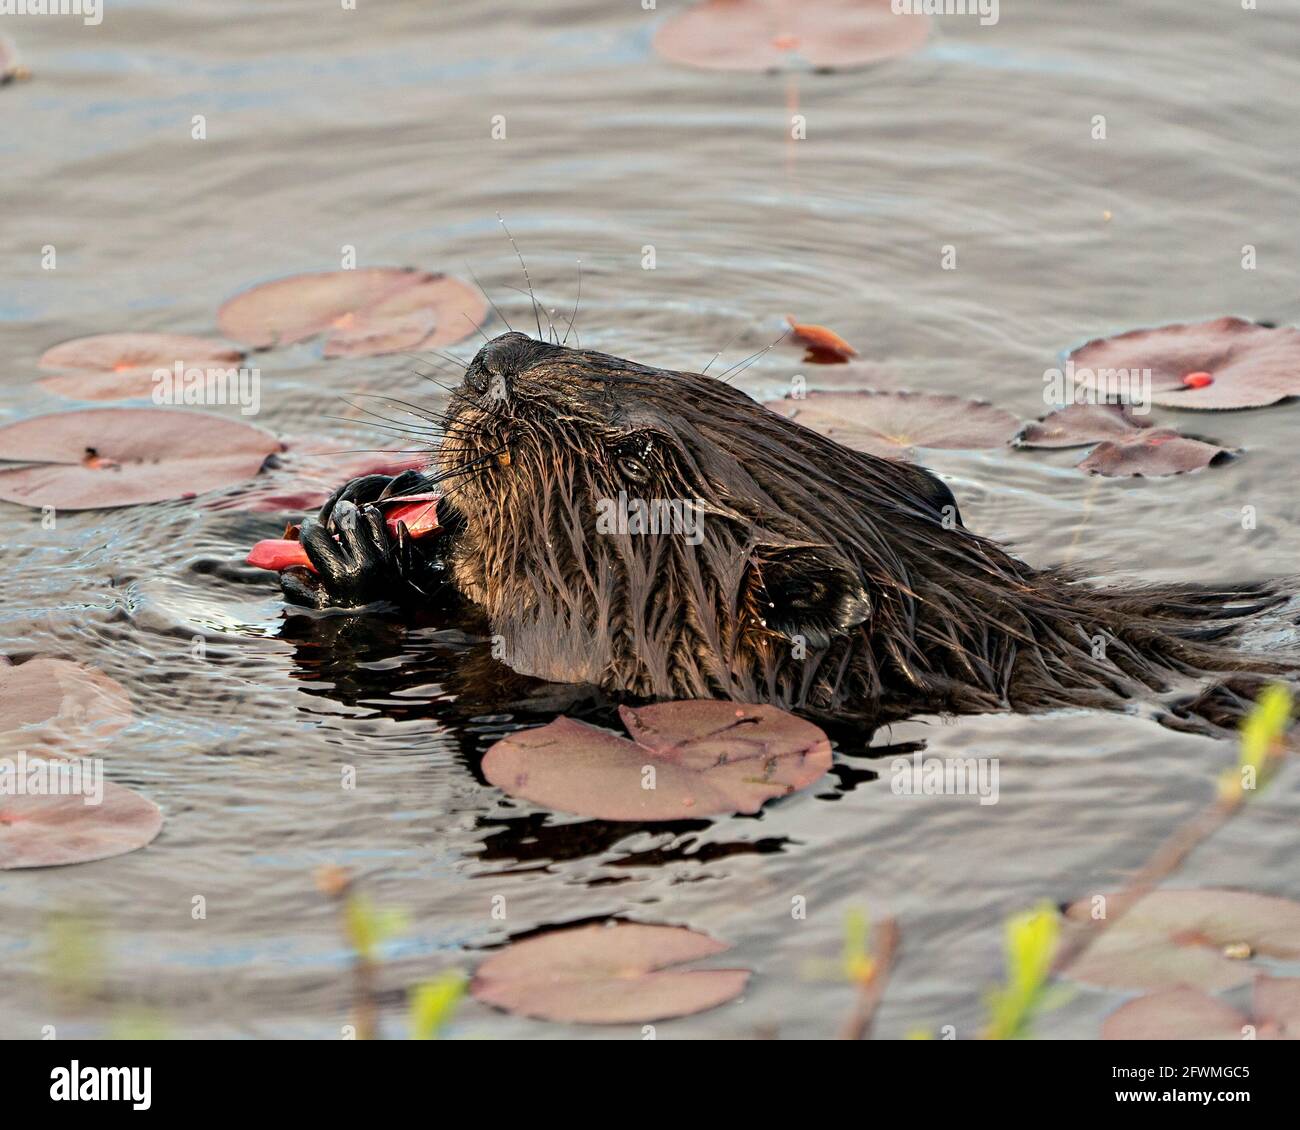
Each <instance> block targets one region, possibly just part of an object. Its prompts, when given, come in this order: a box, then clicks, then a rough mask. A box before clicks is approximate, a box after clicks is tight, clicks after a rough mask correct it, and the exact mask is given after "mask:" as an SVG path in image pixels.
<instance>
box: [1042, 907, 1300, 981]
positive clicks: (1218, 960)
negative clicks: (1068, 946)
mask: <svg viewBox="0 0 1300 1130" xmlns="http://www.w3.org/2000/svg"><path fill="white" fill-rule="evenodd" d="M1066 914H1067V915H1068V917H1070V918H1073V919H1076V920H1079V921H1087V920H1088V919H1089V918H1090V914H1091V902H1090V900H1088V899H1082V900H1080V901H1079V902H1077V903H1075V904H1074V905H1073V906H1071V907H1070V908H1069V910H1067V912H1066ZM1240 942H1245V943H1247V944H1248V945H1249V946H1250V950H1251V953H1252V954H1264V955H1267V956H1270V957H1281V958H1296V957H1300V903H1297V902H1292V901H1291V900H1290V899H1284V898H1275V897H1273V896H1271V895H1257V894H1253V893H1251V892H1249V891H1226V890H1172V891H1153V892H1152V893H1151V894H1149V895H1147V896H1146V897H1145V898H1143V899H1142V900H1140V901H1139V902H1138V903H1137V904H1135V905H1134V906H1133V907H1132V909H1130V910H1129V912H1128V913H1127V914H1125V915H1124V916H1123V917H1122V918H1120V919H1119V921H1118V922H1116V923H1115V924H1114V925H1113V926H1109V927H1105V928H1104V929H1102V931H1101V933H1100V934H1099V935H1098V937H1097V939H1096V941H1094V942H1093V943H1092V944H1091V945H1090V946H1089V947H1088V948H1087V949H1086V950H1085V951H1084V952H1083V954H1082V955H1081V956H1080V957H1079V959H1078V960H1077V961H1075V962H1074V963H1073V964H1071V965H1070V967H1069V976H1070V977H1071V978H1072V979H1074V980H1076V981H1083V982H1086V983H1087V984H1090V985H1100V986H1102V987H1105V988H1114V989H1168V988H1176V987H1177V986H1179V985H1196V986H1198V987H1200V988H1202V989H1206V990H1208V991H1210V992H1218V991H1220V990H1224V989H1231V988H1234V987H1236V986H1237V985H1244V984H1246V983H1247V982H1248V981H1250V980H1252V979H1253V978H1254V976H1255V975H1256V974H1257V973H1258V972H1259V967H1258V966H1257V965H1255V964H1254V963H1253V962H1251V961H1249V960H1247V961H1242V960H1238V959H1233V958H1229V957H1225V956H1224V953H1223V951H1224V948H1225V947H1227V946H1231V945H1233V944H1235V943H1240Z"/></svg>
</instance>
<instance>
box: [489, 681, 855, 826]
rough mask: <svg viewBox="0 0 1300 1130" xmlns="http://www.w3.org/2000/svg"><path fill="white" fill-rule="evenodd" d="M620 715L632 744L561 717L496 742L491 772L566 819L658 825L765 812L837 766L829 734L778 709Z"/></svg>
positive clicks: (686, 708)
mask: <svg viewBox="0 0 1300 1130" xmlns="http://www.w3.org/2000/svg"><path fill="white" fill-rule="evenodd" d="M619 714H620V716H621V717H622V719H623V724H624V725H625V726H626V727H627V729H628V733H629V734H631V735H632V738H633V739H634V740H632V741H628V739H627V738H623V737H620V736H619V735H618V734H615V733H612V732H611V731H609V730H603V729H601V728H599V727H597V726H590V725H588V724H587V723H585V722H577V721H575V720H574V719H572V718H557V719H556V720H555V721H554V722H551V723H548V724H547V725H545V726H541V727H539V728H537V729H533V730H521V731H519V732H518V733H514V734H511V735H509V736H508V737H506V738H503V739H502V740H501V741H499V742H497V743H496V744H495V745H494V746H493V747H492V748H491V749H490V750H488V752H487V756H486V757H485V758H484V759H483V773H484V775H485V776H486V777H487V779H488V780H489V781H491V782H492V784H494V785H496V786H497V787H498V788H501V789H504V790H505V791H506V792H508V793H510V794H511V795H512V796H518V797H523V798H524V799H526V800H530V801H532V802H533V803H534V804H540V805H543V806H545V807H547V808H553V809H556V810H559V811H561V812H576V813H578V814H579V815H582V816H592V817H596V818H597V819H601V820H638V821H653V820H682V819H685V818H688V817H701V816H717V815H722V814H724V813H733V812H757V811H758V810H759V808H761V807H762V805H763V804H764V803H765V802H766V801H769V800H771V799H773V798H774V797H779V796H785V795H787V794H788V793H792V792H795V791H796V790H798V789H802V788H806V787H807V786H809V785H811V784H812V783H813V782H814V781H817V780H818V779H820V778H821V777H822V776H823V775H825V773H826V772H827V771H828V770H829V769H830V767H831V747H830V742H829V741H827V739H826V735H825V734H823V733H822V732H821V730H819V729H818V728H817V727H816V726H814V725H813V724H812V723H811V722H805V721H804V720H803V719H801V718H796V717H795V716H794V715H793V714H787V713H786V712H785V711H783V710H778V709H777V708H776V707H774V706H744V705H740V704H737V703H734V702H718V701H712V700H689V701H682V702H664V703H658V704H656V705H654V706H646V707H639V708H637V709H635V710H633V709H632V708H630V707H626V706H624V707H620V708H619ZM650 770H653V773H651V772H649V771H650Z"/></svg>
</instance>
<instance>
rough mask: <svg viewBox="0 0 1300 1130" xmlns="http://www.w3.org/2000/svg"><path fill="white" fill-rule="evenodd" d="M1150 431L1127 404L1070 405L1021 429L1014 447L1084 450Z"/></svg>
mask: <svg viewBox="0 0 1300 1130" xmlns="http://www.w3.org/2000/svg"><path fill="white" fill-rule="evenodd" d="M1149 427H1151V424H1150V422H1149V421H1146V420H1140V419H1138V418H1137V417H1136V416H1134V415H1133V411H1132V409H1131V408H1129V406H1128V405H1127V404H1069V405H1067V406H1066V407H1064V408H1058V409H1057V410H1056V411H1055V412H1049V413H1048V414H1047V415H1046V416H1043V417H1042V418H1041V419H1038V420H1034V421H1032V422H1031V423H1028V424H1026V425H1025V426H1024V427H1023V428H1021V429H1020V433H1019V434H1018V435H1017V436H1016V438H1015V444H1016V446H1017V447H1085V446H1087V445H1089V444H1093V443H1097V442H1099V441H1101V440H1108V439H1109V440H1122V439H1127V438H1129V437H1131V436H1134V435H1137V434H1138V433H1140V432H1141V431H1142V429H1144V428H1149Z"/></svg>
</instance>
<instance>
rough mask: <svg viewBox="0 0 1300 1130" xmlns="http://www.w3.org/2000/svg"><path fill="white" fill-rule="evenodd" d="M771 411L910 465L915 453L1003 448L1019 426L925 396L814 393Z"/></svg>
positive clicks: (989, 408) (951, 399)
mask: <svg viewBox="0 0 1300 1130" xmlns="http://www.w3.org/2000/svg"><path fill="white" fill-rule="evenodd" d="M767 407H768V408H771V409H772V410H773V411H774V412H779V413H780V414H781V415H783V416H787V417H789V418H790V419H792V420H794V421H795V422H796V423H798V424H803V425H804V426H805V427H808V428H812V429H813V431H816V432H821V433H822V435H825V436H829V437H830V438H831V439H833V440H835V441H836V442H837V443H842V444H844V446H845V447H852V448H854V449H855V450H857V451H865V452H867V453H868V454H870V455H879V456H881V457H883V458H885V459H910V458H911V457H912V451H911V449H912V448H913V447H931V448H949V449H955V450H970V449H975V448H985V447H1002V446H1003V445H1004V444H1006V443H1007V441H1008V440H1010V438H1011V437H1012V436H1013V435H1014V434H1015V432H1016V429H1017V428H1018V427H1019V426H1020V421H1019V420H1018V419H1017V418H1016V417H1015V416H1013V415H1011V413H1010V412H1004V411H1003V410H1002V409H1001V408H995V407H994V406H993V405H992V404H989V403H988V402H987V401H983V400H966V399H964V398H962V397H959V396H943V395H939V394H936V393H921V392H870V391H866V392H810V393H808V394H807V395H806V396H804V397H803V398H800V399H796V398H793V397H787V398H786V399H785V400H775V401H768V402H767Z"/></svg>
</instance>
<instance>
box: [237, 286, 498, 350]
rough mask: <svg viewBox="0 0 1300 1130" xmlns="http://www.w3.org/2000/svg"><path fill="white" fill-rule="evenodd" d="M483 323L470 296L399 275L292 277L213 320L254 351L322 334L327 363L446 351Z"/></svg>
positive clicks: (480, 303)
mask: <svg viewBox="0 0 1300 1130" xmlns="http://www.w3.org/2000/svg"><path fill="white" fill-rule="evenodd" d="M486 317H487V302H486V301H485V299H484V298H483V295H482V294H480V293H479V291H478V290H477V289H476V288H474V287H471V286H469V285H468V284H467V283H463V282H461V281H460V280H459V279H454V278H451V277H450V276H448V275H441V274H431V273H429V272H427V271H417V270H413V269H411V268H405V267H369V268H360V269H357V270H354V271H327V272H324V273H321V274H308V275H293V276H291V277H289V278H284V279H277V280H276V281H274V282H269V283H264V284H262V285H261V286H255V287H253V288H252V289H251V290H246V291H244V292H243V293H242V294H239V295H236V296H235V297H234V298H232V299H231V300H230V301H229V302H227V303H226V304H225V305H224V306H222V307H221V309H220V310H219V311H218V313H217V321H218V323H219V325H220V326H221V332H222V333H224V334H225V335H226V336H227V337H230V338H232V339H233V340H235V341H241V342H244V343H245V344H246V345H249V346H252V347H254V348H257V349H265V348H269V347H271V346H276V345H292V344H293V343H294V342H298V341H305V340H306V339H307V338H312V337H316V336H318V335H321V334H323V335H325V345H324V351H325V356H326V357H374V356H378V355H380V354H384V353H405V352H410V351H416V350H421V349H433V348H436V347H438V346H443V345H451V344H453V343H455V342H458V341H460V340H462V339H463V338H465V337H467V336H468V335H469V334H472V333H474V332H475V330H477V328H478V327H479V325H480V324H482V322H483V321H484V320H485V318H486Z"/></svg>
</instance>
